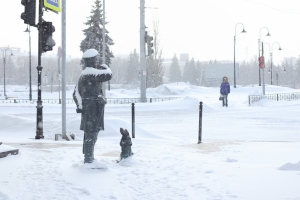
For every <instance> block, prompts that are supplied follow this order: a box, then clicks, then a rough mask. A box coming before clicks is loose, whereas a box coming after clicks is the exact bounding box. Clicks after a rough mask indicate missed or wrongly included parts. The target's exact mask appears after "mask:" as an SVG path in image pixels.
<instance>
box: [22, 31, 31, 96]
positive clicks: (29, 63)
mask: <svg viewBox="0 0 300 200" xmlns="http://www.w3.org/2000/svg"><path fill="white" fill-rule="evenodd" d="M24 32H26V33H28V34H29V100H30V101H31V100H32V88H31V37H30V26H27V28H26V30H25V31H24Z"/></svg>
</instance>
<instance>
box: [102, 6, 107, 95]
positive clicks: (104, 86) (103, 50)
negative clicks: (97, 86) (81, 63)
mask: <svg viewBox="0 0 300 200" xmlns="http://www.w3.org/2000/svg"><path fill="white" fill-rule="evenodd" d="M102 26H103V29H102V63H103V64H105V33H106V29H105V0H103V24H102ZM102 91H103V96H104V97H106V83H105V82H103V83H102Z"/></svg>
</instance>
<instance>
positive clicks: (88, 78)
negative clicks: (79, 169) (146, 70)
mask: <svg viewBox="0 0 300 200" xmlns="http://www.w3.org/2000/svg"><path fill="white" fill-rule="evenodd" d="M82 60H83V63H84V69H83V70H82V72H81V74H80V77H79V79H78V83H77V85H76V87H75V90H74V92H73V99H74V101H75V103H76V106H77V109H76V112H77V113H81V123H80V130H83V131H84V139H83V154H84V163H92V162H93V160H94V146H95V143H96V141H97V137H98V133H99V131H100V130H104V106H105V104H106V99H105V98H104V97H103V91H102V82H105V81H109V80H110V79H111V78H112V72H111V70H110V69H109V68H108V66H107V65H106V64H102V65H100V66H99V60H100V56H99V54H98V51H97V50H95V49H88V50H87V51H85V52H84V53H83V56H82Z"/></svg>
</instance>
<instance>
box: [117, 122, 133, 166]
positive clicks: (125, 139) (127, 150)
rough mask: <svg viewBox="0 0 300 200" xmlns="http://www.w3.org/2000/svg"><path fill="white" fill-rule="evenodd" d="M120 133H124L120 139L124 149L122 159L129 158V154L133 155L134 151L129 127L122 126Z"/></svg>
mask: <svg viewBox="0 0 300 200" xmlns="http://www.w3.org/2000/svg"><path fill="white" fill-rule="evenodd" d="M120 133H121V134H122V138H121V141H120V146H121V150H122V152H121V155H120V157H121V158H120V161H121V160H122V159H125V158H128V157H129V156H131V155H133V153H132V151H131V146H132V142H131V138H130V135H129V133H128V131H127V129H123V128H120Z"/></svg>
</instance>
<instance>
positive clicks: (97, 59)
mask: <svg viewBox="0 0 300 200" xmlns="http://www.w3.org/2000/svg"><path fill="white" fill-rule="evenodd" d="M100 62H101V57H100V55H99V54H97V56H96V58H95V66H96V67H95V68H98V66H100V65H101V63H100Z"/></svg>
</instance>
